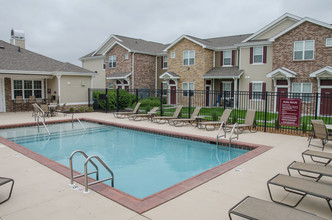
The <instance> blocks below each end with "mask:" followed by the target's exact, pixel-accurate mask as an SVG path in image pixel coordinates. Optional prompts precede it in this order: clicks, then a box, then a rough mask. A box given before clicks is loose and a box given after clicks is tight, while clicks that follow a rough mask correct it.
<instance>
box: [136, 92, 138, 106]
mask: <svg viewBox="0 0 332 220" xmlns="http://www.w3.org/2000/svg"><path fill="white" fill-rule="evenodd" d="M136 103H138V89H136Z"/></svg>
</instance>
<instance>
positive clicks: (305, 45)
mask: <svg viewBox="0 0 332 220" xmlns="http://www.w3.org/2000/svg"><path fill="white" fill-rule="evenodd" d="M314 45H315V41H314V40H305V41H295V42H294V60H313V59H314Z"/></svg>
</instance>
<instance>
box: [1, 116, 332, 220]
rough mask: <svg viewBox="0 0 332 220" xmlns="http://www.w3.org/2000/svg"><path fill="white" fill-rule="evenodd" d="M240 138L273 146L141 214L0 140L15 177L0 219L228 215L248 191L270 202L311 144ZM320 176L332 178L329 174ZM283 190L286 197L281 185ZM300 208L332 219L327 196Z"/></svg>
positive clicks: (6, 167)
mask: <svg viewBox="0 0 332 220" xmlns="http://www.w3.org/2000/svg"><path fill="white" fill-rule="evenodd" d="M78 115H79V117H82V118H83V117H84V118H91V119H95V120H104V121H109V122H117V123H122V124H126V125H135V126H141V127H149V128H154V129H158V130H160V129H161V130H165V131H171V132H180V133H187V134H195V135H200V136H206V137H210V138H215V137H216V134H217V131H205V130H202V129H197V128H193V127H191V126H184V127H180V128H179V127H173V126H169V125H167V124H166V125H159V124H155V123H151V122H148V121H140V122H135V121H131V120H128V119H116V118H114V117H113V115H112V114H105V113H83V114H78ZM65 118H67V119H70V118H71V115H67V116H66V117H63V116H62V115H59V116H57V117H52V118H46V121H51V120H61V119H65ZM33 121H34V120H33V118H32V117H31V112H24V113H0V125H5V124H17V123H28V122H33ZM239 140H240V141H241V142H247V143H255V144H262V145H267V146H271V147H273V148H272V149H270V150H268V151H267V152H265V153H263V154H261V155H259V156H257V157H255V158H253V159H251V160H249V161H247V162H245V163H243V164H241V165H240V166H238V167H236V168H235V169H232V170H230V171H228V172H226V173H224V174H223V175H220V176H218V177H216V178H214V179H212V180H210V181H208V182H206V183H204V184H202V185H200V186H198V187H196V188H195V189H192V190H190V191H188V192H186V193H184V194H183V195H181V196H179V197H176V198H174V199H172V200H170V201H168V202H166V203H164V204H162V205H159V206H157V207H155V208H153V209H151V210H149V211H146V212H144V213H142V214H138V213H136V212H134V211H132V210H130V209H127V208H125V207H124V206H122V205H119V204H118V203H116V202H113V201H111V200H109V199H107V198H105V197H103V196H101V195H99V194H97V193H96V192H94V191H91V192H90V193H88V194H84V193H82V189H83V187H82V186H80V187H79V188H78V190H73V189H72V188H71V187H69V179H68V178H66V177H64V176H62V175H60V174H58V173H56V172H54V171H52V170H51V169H49V168H47V167H45V166H43V165H41V164H39V163H38V162H36V161H34V160H32V159H30V158H28V157H26V156H24V155H22V154H20V153H17V152H16V151H14V150H12V149H10V148H8V147H6V146H5V145H2V144H0V176H4V177H11V178H13V179H14V180H15V186H14V190H13V195H12V198H11V199H10V200H9V201H7V202H6V203H4V204H2V205H0V219H1V220H7V219H45V218H47V219H133V220H136V219H228V214H227V213H228V210H229V209H230V208H231V207H232V206H233V205H235V204H236V203H237V202H239V201H240V200H241V199H243V198H244V197H245V196H247V195H250V196H254V197H258V198H261V199H265V200H268V201H270V198H269V195H268V191H267V187H266V182H267V181H268V180H269V179H270V178H272V177H273V176H274V175H276V174H277V173H284V174H287V170H286V167H287V166H288V165H289V164H290V163H291V162H292V161H294V160H297V161H302V158H301V153H302V152H303V151H304V150H306V149H307V144H308V142H307V138H306V137H297V136H290V135H280V134H271V133H263V132H257V133H249V132H244V133H242V134H240V136H239ZM311 149H313V150H319V149H317V148H316V149H315V148H311ZM325 151H326V152H332V143H328V144H327V146H326V149H325ZM322 181H325V182H327V183H330V184H331V183H332V180H331V179H328V178H326V179H322ZM4 188H5V187H1V188H0V199H2V198H3V197H2V196H3V194H5V193H6V191H5V189H4ZM276 190H277V189H276ZM279 194H280V196H283V197H285V198H286V197H287V194H285V193H284V191H282V190H280V193H279ZM279 194H278V195H279ZM283 197H280V198H283ZM287 199H288V198H287ZM298 208H299V209H302V210H305V211H308V212H312V213H315V214H317V215H319V216H322V217H325V218H327V219H332V217H331V216H332V215H331V211H330V210H329V208H328V206H327V203H326V201H325V200H323V199H318V198H315V197H311V196H308V197H306V198H305V199H304V200H303V201H302V202H301V203H300V205H299V206H298Z"/></svg>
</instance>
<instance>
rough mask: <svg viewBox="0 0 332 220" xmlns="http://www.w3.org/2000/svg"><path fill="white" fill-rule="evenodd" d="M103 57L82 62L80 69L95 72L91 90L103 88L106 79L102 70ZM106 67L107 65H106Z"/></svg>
mask: <svg viewBox="0 0 332 220" xmlns="http://www.w3.org/2000/svg"><path fill="white" fill-rule="evenodd" d="M103 63H104V57H100V58H96V59H89V60H83V61H82V67H83V68H85V69H87V70H90V71H92V72H95V71H97V74H98V75H96V76H95V77H94V79H93V88H105V86H106V87H107V86H108V85H106V78H105V70H104V69H103ZM106 65H107V63H106Z"/></svg>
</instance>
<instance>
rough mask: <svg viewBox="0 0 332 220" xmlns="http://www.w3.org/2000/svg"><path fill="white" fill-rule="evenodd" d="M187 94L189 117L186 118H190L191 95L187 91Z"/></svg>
mask: <svg viewBox="0 0 332 220" xmlns="http://www.w3.org/2000/svg"><path fill="white" fill-rule="evenodd" d="M193 92H194V91H193ZM188 94H189V100H188V101H189V103H188V104H189V107H188V115H189V117H188V118H190V116H191V115H190V112H191V111H190V108H191V95H190V90H189V92H188ZM182 117H183V115H182Z"/></svg>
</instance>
